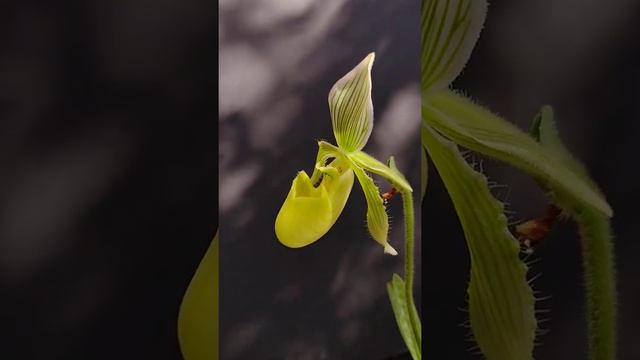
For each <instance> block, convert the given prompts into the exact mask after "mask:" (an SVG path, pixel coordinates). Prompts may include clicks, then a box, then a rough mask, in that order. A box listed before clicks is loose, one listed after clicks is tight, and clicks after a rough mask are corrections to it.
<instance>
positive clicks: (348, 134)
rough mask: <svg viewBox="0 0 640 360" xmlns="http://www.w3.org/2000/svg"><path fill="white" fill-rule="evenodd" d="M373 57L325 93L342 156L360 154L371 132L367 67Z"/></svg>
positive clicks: (370, 56)
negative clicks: (342, 151) (327, 97)
mask: <svg viewBox="0 0 640 360" xmlns="http://www.w3.org/2000/svg"><path fill="white" fill-rule="evenodd" d="M374 58H375V54H374V53H370V54H369V55H367V57H366V58H364V60H362V61H361V62H360V64H358V65H357V66H356V67H355V68H353V70H351V71H349V72H348V73H347V74H346V75H345V76H344V77H342V78H341V79H340V80H338V81H337V82H336V83H335V85H333V87H332V88H331V91H329V111H330V112H331V122H332V124H333V133H334V135H335V137H336V141H337V142H338V146H339V147H340V148H342V149H343V150H344V151H346V152H352V151H356V150H360V149H362V148H363V147H364V145H365V144H366V143H367V141H368V140H369V136H370V135H371V130H372V129H373V102H372V101H371V67H372V66H373V60H374Z"/></svg>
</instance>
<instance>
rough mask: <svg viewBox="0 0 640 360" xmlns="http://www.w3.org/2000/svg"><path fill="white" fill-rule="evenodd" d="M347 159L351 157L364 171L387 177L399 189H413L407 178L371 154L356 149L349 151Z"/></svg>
mask: <svg viewBox="0 0 640 360" xmlns="http://www.w3.org/2000/svg"><path fill="white" fill-rule="evenodd" d="M348 156H349V159H351V160H352V161H353V162H354V163H355V164H356V165H357V166H359V167H361V168H363V169H365V170H366V171H369V172H372V173H374V174H378V175H380V176H382V177H384V178H385V179H387V180H388V181H389V182H391V184H393V185H394V186H396V187H397V188H398V190H400V191H413V189H412V188H411V185H409V182H408V181H407V179H406V178H405V177H404V175H402V173H400V172H399V171H397V170H396V171H394V170H393V169H391V168H390V167H389V166H387V165H385V164H383V163H382V162H380V161H378V159H376V158H374V157H373V156H371V155H369V154H367V153H365V152H363V151H356V152H353V153H350V154H349V155H348Z"/></svg>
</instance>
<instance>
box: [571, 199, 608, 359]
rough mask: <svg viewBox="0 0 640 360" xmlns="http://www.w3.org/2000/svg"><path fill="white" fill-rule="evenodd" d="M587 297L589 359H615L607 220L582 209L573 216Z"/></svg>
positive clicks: (593, 212) (591, 211)
mask: <svg viewBox="0 0 640 360" xmlns="http://www.w3.org/2000/svg"><path fill="white" fill-rule="evenodd" d="M577 220H578V224H579V226H580V235H581V240H582V258H583V266H584V272H585V282H586V283H585V288H586V297H587V321H588V330H589V359H590V360H613V359H615V356H616V344H615V339H616V286H615V264H614V260H613V241H612V234H611V227H610V224H609V219H608V218H606V217H605V216H603V215H601V214H599V213H597V212H595V211H593V210H590V209H584V210H583V211H581V212H579V213H578V215H577Z"/></svg>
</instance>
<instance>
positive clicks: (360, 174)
mask: <svg viewBox="0 0 640 360" xmlns="http://www.w3.org/2000/svg"><path fill="white" fill-rule="evenodd" d="M353 172H354V173H355V174H356V177H357V178H358V181H359V182H360V186H361V187H362V191H363V192H364V197H365V198H366V200H367V228H368V229H369V233H370V234H371V237H373V239H374V240H375V241H377V242H378V243H379V244H380V245H382V246H383V247H384V252H385V254H389V255H398V252H397V251H396V250H395V249H394V248H393V247H392V246H391V244H389V239H388V235H389V217H388V216H387V211H386V209H385V207H384V202H383V201H382V197H381V196H380V190H378V187H377V186H376V184H375V183H374V182H373V179H372V178H371V177H369V175H367V174H366V173H365V172H364V171H363V170H362V169H361V168H359V167H357V166H354V167H353Z"/></svg>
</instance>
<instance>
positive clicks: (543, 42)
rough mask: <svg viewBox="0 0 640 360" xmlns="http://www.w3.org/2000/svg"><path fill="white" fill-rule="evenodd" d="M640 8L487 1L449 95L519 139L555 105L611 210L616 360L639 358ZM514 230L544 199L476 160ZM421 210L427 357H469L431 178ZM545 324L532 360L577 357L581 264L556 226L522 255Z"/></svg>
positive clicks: (452, 227)
mask: <svg viewBox="0 0 640 360" xmlns="http://www.w3.org/2000/svg"><path fill="white" fill-rule="evenodd" d="M638 21H640V2H638V1H634V0H614V1H607V2H602V1H592V0H589V1H584V0H561V1H559V0H545V1H524V0H518V1H498V0H496V1H490V5H489V12H488V16H487V22H486V24H485V27H484V30H483V32H482V34H481V36H480V41H479V43H478V45H477V47H476V49H475V51H474V53H473V55H472V56H471V60H470V62H469V63H468V66H467V67H466V69H465V71H464V72H463V74H462V76H461V77H459V78H458V79H457V80H456V81H455V82H454V87H455V88H459V89H463V90H464V91H465V93H467V94H468V95H469V96H471V97H472V98H474V99H476V100H477V101H479V102H480V103H481V104H483V105H485V106H487V107H489V108H490V109H491V110H493V111H494V112H496V113H498V114H500V115H502V116H504V117H505V118H506V119H509V120H510V121H512V122H515V123H516V124H517V125H518V126H519V127H520V128H522V129H524V130H528V129H529V126H530V124H531V121H532V119H533V116H534V115H535V114H536V113H537V112H538V111H539V109H540V106H541V105H542V104H551V105H553V106H554V110H555V115H556V120H557V122H558V126H559V130H560V135H561V136H562V138H563V139H564V141H565V143H566V145H567V146H568V148H569V149H570V150H571V151H572V152H573V153H574V154H575V155H576V157H577V158H579V159H580V160H582V161H583V162H584V163H585V164H586V166H587V167H588V169H589V171H590V173H591V174H592V176H593V178H594V179H595V180H596V181H597V182H598V183H599V185H600V186H601V188H602V189H603V191H604V193H605V194H606V196H607V200H608V201H609V203H610V204H611V206H612V207H613V209H614V211H615V215H614V217H613V229H614V233H615V235H616V259H617V266H618V289H619V315H620V318H619V357H618V359H621V360H633V359H640V327H639V326H638V320H640V310H639V309H638V306H637V305H638V304H640V286H639V284H640V281H638V275H640V262H639V261H638V260H637V259H638V254H639V253H640V242H638V241H637V237H638V236H637V234H636V231H635V230H634V226H635V224H636V222H637V221H638V220H637V218H636V216H637V214H638V211H637V204H638V202H639V201H640V191H639V190H638V189H637V188H636V187H637V184H639V183H640V171H639V170H638V168H637V165H636V164H637V162H638V161H637V159H636V155H637V139H638V138H639V137H640V121H639V120H640V37H639V36H640V33H639V32H638ZM483 165H484V170H485V172H486V173H487V174H488V176H489V178H490V179H491V180H494V181H497V182H498V183H500V184H506V185H508V188H505V189H496V191H495V195H496V196H497V197H498V198H499V199H501V200H503V201H507V202H509V203H510V206H509V207H508V209H509V210H510V211H514V212H515V213H514V214H512V215H511V219H512V220H513V221H517V220H521V219H528V218H531V217H534V216H535V217H537V216H541V215H542V214H543V213H544V207H545V205H546V202H545V198H544V197H543V195H542V193H541V192H540V191H539V190H538V189H537V187H536V185H535V183H534V182H533V181H532V180H531V179H530V178H529V177H527V176H526V175H523V174H522V173H519V172H517V171H514V170H511V169H509V168H508V167H506V166H503V165H501V164H499V163H496V162H492V161H487V160H485V161H484V162H483ZM430 170H431V172H430V175H431V177H430V185H429V189H428V190H427V196H426V198H425V203H424V207H423V243H424V251H423V256H422V263H423V264H424V265H423V270H424V279H423V282H424V283H423V297H424V299H425V300H424V309H423V311H424V316H423V324H424V327H423V328H424V334H423V337H424V339H425V340H424V348H425V349H426V354H427V355H430V357H432V358H434V359H478V358H480V357H479V356H475V355H472V354H471V352H470V351H468V350H466V349H468V348H470V347H472V345H473V344H472V343H471V342H463V341H462V339H464V338H465V335H466V334H467V330H466V329H465V328H463V327H461V326H458V325H459V324H462V323H463V322H464V321H465V320H466V313H465V312H464V311H461V310H458V309H464V308H466V307H467V305H466V303H465V294H466V284H467V281H468V277H469V276H468V272H469V260H468V255H467V250H466V245H465V242H464V237H463V235H462V231H461V229H460V226H459V224H458V221H457V219H456V216H455V212H454V210H453V206H452V205H451V202H450V200H449V198H448V195H447V194H446V192H445V190H444V187H443V185H442V183H441V181H440V180H439V178H438V175H437V172H435V169H433V168H432V169H430ZM529 260H535V261H537V262H536V263H535V264H533V265H532V266H531V271H530V276H535V275H540V274H541V275H540V278H539V279H538V280H536V281H535V282H534V283H533V284H534V285H533V288H534V290H537V291H540V293H539V294H538V295H539V296H551V299H549V300H546V301H543V302H540V303H539V304H538V305H539V308H540V309H543V310H550V312H549V313H546V314H541V315H540V318H541V319H548V321H547V322H545V323H544V324H542V328H543V329H546V330H549V333H547V334H546V335H543V336H541V337H540V338H539V342H540V343H542V345H540V346H538V347H537V348H536V351H535V354H534V355H535V358H536V359H543V360H546V359H586V358H587V356H586V351H587V350H586V349H587V348H586V326H585V324H586V322H585V317H584V313H585V305H584V300H583V294H584V288H583V280H582V268H581V266H582V264H581V258H580V244H579V240H578V237H577V230H576V227H575V225H574V224H573V223H571V222H569V221H567V222H563V223H561V224H559V226H557V228H556V229H554V230H553V232H552V233H551V234H550V236H549V237H548V238H547V240H546V242H545V243H543V244H542V245H541V247H540V248H539V249H538V250H537V251H536V252H535V254H534V255H533V256H532V257H530V258H529Z"/></svg>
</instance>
